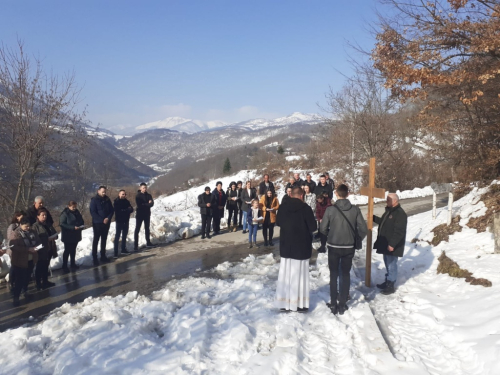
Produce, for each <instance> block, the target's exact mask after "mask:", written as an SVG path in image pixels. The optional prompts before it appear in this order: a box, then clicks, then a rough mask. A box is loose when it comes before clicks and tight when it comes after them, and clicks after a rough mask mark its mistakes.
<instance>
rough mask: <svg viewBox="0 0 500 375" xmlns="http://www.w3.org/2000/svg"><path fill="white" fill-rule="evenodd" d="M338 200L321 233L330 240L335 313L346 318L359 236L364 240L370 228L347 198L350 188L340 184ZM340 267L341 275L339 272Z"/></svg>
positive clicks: (332, 308)
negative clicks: (338, 284)
mask: <svg viewBox="0 0 500 375" xmlns="http://www.w3.org/2000/svg"><path fill="white" fill-rule="evenodd" d="M335 195H336V196H337V198H338V199H337V201H336V202H335V204H334V205H333V206H330V207H328V208H327V209H326V211H325V214H324V215H323V219H322V220H321V225H320V229H319V230H320V232H321V233H322V234H324V235H325V236H326V237H327V241H326V244H327V248H328V268H329V269H330V303H329V304H328V307H330V310H331V311H332V313H333V314H337V313H339V314H340V315H343V314H344V312H345V311H346V310H347V305H346V302H347V296H348V295H349V286H350V285H351V279H350V272H351V267H352V259H353V258H354V253H355V252H356V249H355V245H356V238H355V233H357V234H358V236H359V238H360V239H361V240H362V239H363V238H365V236H366V234H367V232H368V229H367V227H366V223H365V219H364V218H363V215H362V214H361V211H360V210H359V208H358V207H357V206H353V205H352V204H351V202H350V201H349V200H348V199H347V197H348V195H349V189H348V188H347V186H346V185H343V184H342V185H339V186H338V188H337V190H336V191H335ZM339 268H340V273H339ZM337 280H339V281H340V286H339V289H340V296H339V298H338V304H337V296H338V293H337Z"/></svg>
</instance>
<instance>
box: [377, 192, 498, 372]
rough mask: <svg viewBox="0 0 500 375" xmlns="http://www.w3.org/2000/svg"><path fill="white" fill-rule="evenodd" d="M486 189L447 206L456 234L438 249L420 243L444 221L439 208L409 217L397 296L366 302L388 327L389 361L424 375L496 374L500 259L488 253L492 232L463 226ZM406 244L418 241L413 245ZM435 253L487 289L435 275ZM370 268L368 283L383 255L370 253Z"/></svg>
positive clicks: (380, 272) (479, 209)
mask: <svg viewBox="0 0 500 375" xmlns="http://www.w3.org/2000/svg"><path fill="white" fill-rule="evenodd" d="M486 190H487V188H485V189H477V188H475V189H474V190H473V191H472V192H471V193H470V194H468V195H467V196H465V197H463V198H462V199H460V200H458V201H457V202H455V203H454V204H453V216H457V215H460V217H461V221H460V225H462V226H463V229H462V231H461V232H457V233H455V234H453V235H451V236H450V238H449V241H448V242H441V243H440V244H439V245H438V246H435V247H433V246H431V245H430V244H429V243H428V242H425V241H431V240H432V238H433V233H432V232H431V230H432V229H433V228H434V227H436V226H437V225H439V224H443V223H446V218H447V214H448V209H447V208H441V209H438V210H437V218H436V220H432V216H431V212H426V213H422V214H419V215H415V216H411V217H410V218H409V219H408V232H407V237H406V240H407V242H406V248H405V256H404V257H403V258H402V259H401V260H400V261H399V277H398V282H397V287H398V289H397V292H396V293H395V294H394V295H392V296H383V295H380V294H378V295H375V298H374V299H373V301H372V302H371V303H370V305H371V308H372V310H373V311H374V312H375V317H376V318H377V320H378V321H379V323H380V324H381V325H383V326H386V327H387V330H388V334H387V336H388V338H389V341H390V343H391V345H392V346H393V348H394V351H395V355H396V358H398V359H399V360H401V361H415V362H417V363H421V364H423V365H424V366H425V368H426V369H427V371H428V372H429V373H431V374H439V375H445V374H492V375H493V374H500V363H499V362H498V361H497V358H498V357H499V355H500V340H499V339H498V337H499V335H500V301H499V299H498V298H497V296H498V294H499V293H500V273H499V272H498V270H499V269H500V256H499V255H498V254H494V253H493V249H494V238H493V234H492V233H490V232H484V233H477V231H476V230H475V229H471V228H468V227H467V226H466V223H467V222H468V221H469V219H470V218H472V217H478V216H481V215H483V214H484V213H485V207H484V204H483V202H480V201H479V196H480V195H481V194H483V193H485V192H486ZM375 236H376V234H374V237H375ZM413 238H418V239H419V240H420V241H418V242H417V243H415V244H412V243H411V240H412V239H413ZM442 251H446V254H447V255H448V256H449V257H450V258H451V259H453V260H454V261H456V262H457V263H458V264H459V265H460V267H462V268H465V269H468V270H469V271H470V272H472V273H473V275H474V276H475V277H478V278H486V279H488V280H490V281H491V282H492V283H493V286H492V287H491V288H485V287H483V286H473V285H470V284H469V283H466V282H465V281H464V279H457V278H452V277H450V276H448V275H443V274H439V275H438V274H437V272H436V270H437V266H438V257H439V256H440V255H441V252H442ZM373 263H374V265H373V271H372V280H374V281H375V283H380V282H383V279H384V273H385V272H384V271H385V269H384V266H383V261H382V256H380V255H374V256H373ZM369 293H371V294H372V295H374V292H373V291H369Z"/></svg>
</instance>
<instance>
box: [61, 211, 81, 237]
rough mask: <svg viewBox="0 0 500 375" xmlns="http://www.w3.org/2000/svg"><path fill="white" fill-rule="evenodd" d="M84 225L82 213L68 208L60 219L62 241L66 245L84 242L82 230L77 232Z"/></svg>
mask: <svg viewBox="0 0 500 375" xmlns="http://www.w3.org/2000/svg"><path fill="white" fill-rule="evenodd" d="M83 224H84V222H83V217H82V214H81V213H80V211H78V210H74V211H71V210H70V209H69V208H68V207H66V208H65V209H64V210H63V212H61V216H60V217H59V226H60V227H61V237H62V238H61V241H62V242H64V243H78V242H80V241H81V240H82V230H81V229H78V230H76V229H75V227H80V226H82V225H83Z"/></svg>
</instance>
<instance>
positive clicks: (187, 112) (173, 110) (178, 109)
mask: <svg viewBox="0 0 500 375" xmlns="http://www.w3.org/2000/svg"><path fill="white" fill-rule="evenodd" d="M191 111H192V108H191V106H190V105H188V104H184V103H179V104H173V105H172V104H166V105H162V106H161V107H160V108H158V111H157V112H158V115H159V116H161V119H162V118H164V117H174V116H177V117H191ZM156 120H160V118H157V119H156Z"/></svg>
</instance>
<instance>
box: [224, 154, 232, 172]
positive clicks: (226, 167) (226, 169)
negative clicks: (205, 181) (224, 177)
mask: <svg viewBox="0 0 500 375" xmlns="http://www.w3.org/2000/svg"><path fill="white" fill-rule="evenodd" d="M230 171H231V162H230V161H229V158H226V161H225V162H224V167H223V168H222V173H223V174H227V173H229V172H230Z"/></svg>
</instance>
